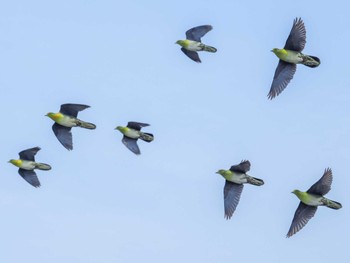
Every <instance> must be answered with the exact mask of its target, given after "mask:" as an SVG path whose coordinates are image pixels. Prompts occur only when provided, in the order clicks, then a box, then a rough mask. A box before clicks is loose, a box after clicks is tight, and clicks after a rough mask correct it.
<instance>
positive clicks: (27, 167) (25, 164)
mask: <svg viewBox="0 0 350 263" xmlns="http://www.w3.org/2000/svg"><path fill="white" fill-rule="evenodd" d="M20 168H22V169H24V170H33V169H34V168H35V162H32V161H25V160H23V161H22V164H21V166H20Z"/></svg>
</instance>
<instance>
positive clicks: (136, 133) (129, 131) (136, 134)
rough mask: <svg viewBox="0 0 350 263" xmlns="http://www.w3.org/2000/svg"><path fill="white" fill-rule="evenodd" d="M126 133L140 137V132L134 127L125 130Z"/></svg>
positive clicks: (126, 134)
mask: <svg viewBox="0 0 350 263" xmlns="http://www.w3.org/2000/svg"><path fill="white" fill-rule="evenodd" d="M124 135H125V136H127V137H129V138H132V139H138V138H140V132H139V131H137V130H134V129H129V130H127V131H125V133H124Z"/></svg>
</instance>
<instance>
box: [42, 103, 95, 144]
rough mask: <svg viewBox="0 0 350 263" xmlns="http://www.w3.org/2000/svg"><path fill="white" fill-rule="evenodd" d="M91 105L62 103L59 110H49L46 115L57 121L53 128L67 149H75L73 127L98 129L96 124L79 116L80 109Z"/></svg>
mask: <svg viewBox="0 0 350 263" xmlns="http://www.w3.org/2000/svg"><path fill="white" fill-rule="evenodd" d="M89 107H90V106H87V105H83V104H71V103H69V104H62V105H61V109H60V111H59V112H57V113H53V112H49V113H48V114H46V116H48V117H49V118H51V119H52V120H54V121H55V123H54V125H53V126H52V130H53V132H54V133H55V135H56V137H57V139H58V140H59V142H60V143H61V144H62V145H63V146H64V147H65V148H66V149H67V150H73V139H72V133H71V128H72V127H81V128H85V129H90V130H93V129H96V125H95V124H92V123H89V122H85V121H82V120H79V119H78V118H77V116H78V112H79V111H82V110H85V109H86V108H89Z"/></svg>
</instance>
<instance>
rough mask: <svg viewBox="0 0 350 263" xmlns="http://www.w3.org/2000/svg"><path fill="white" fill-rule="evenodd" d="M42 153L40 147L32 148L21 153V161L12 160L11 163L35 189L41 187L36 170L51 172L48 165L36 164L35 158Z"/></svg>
mask: <svg viewBox="0 0 350 263" xmlns="http://www.w3.org/2000/svg"><path fill="white" fill-rule="evenodd" d="M38 151H40V148H39V147H34V148H30V149H27V150H24V151H21V152H20V153H19V159H11V160H10V161H9V163H12V164H13V165H15V166H17V167H19V170H18V173H19V174H20V175H21V176H22V178H23V179H24V180H26V181H27V182H28V183H30V184H31V185H32V186H34V187H40V182H39V179H38V177H37V175H36V173H35V172H34V169H39V170H44V171H47V170H51V166H50V165H48V164H46V163H38V162H35V159H34V156H35V155H36V153H37V152H38Z"/></svg>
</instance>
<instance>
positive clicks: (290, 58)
mask: <svg viewBox="0 0 350 263" xmlns="http://www.w3.org/2000/svg"><path fill="white" fill-rule="evenodd" d="M305 43H306V30H305V26H304V22H303V20H301V18H296V19H294V22H293V27H292V30H291V31H290V33H289V36H288V39H287V41H286V44H285V45H284V48H281V49H278V48H274V49H272V50H271V51H272V52H273V53H275V55H276V56H277V57H278V58H279V59H280V60H279V62H278V66H277V68H276V71H275V75H274V77H273V81H272V84H271V89H270V92H269V94H268V95H267V97H268V98H269V99H273V98H274V97H276V96H278V95H279V94H280V93H281V92H282V91H283V90H284V89H285V88H286V87H287V85H288V84H289V82H290V81H291V80H292V78H293V76H294V73H295V71H296V69H297V66H296V64H303V65H305V66H308V67H310V68H315V67H318V66H319V65H320V63H321V61H320V59H319V58H318V57H315V56H310V55H305V54H303V53H301V51H303V49H304V47H305Z"/></svg>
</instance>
